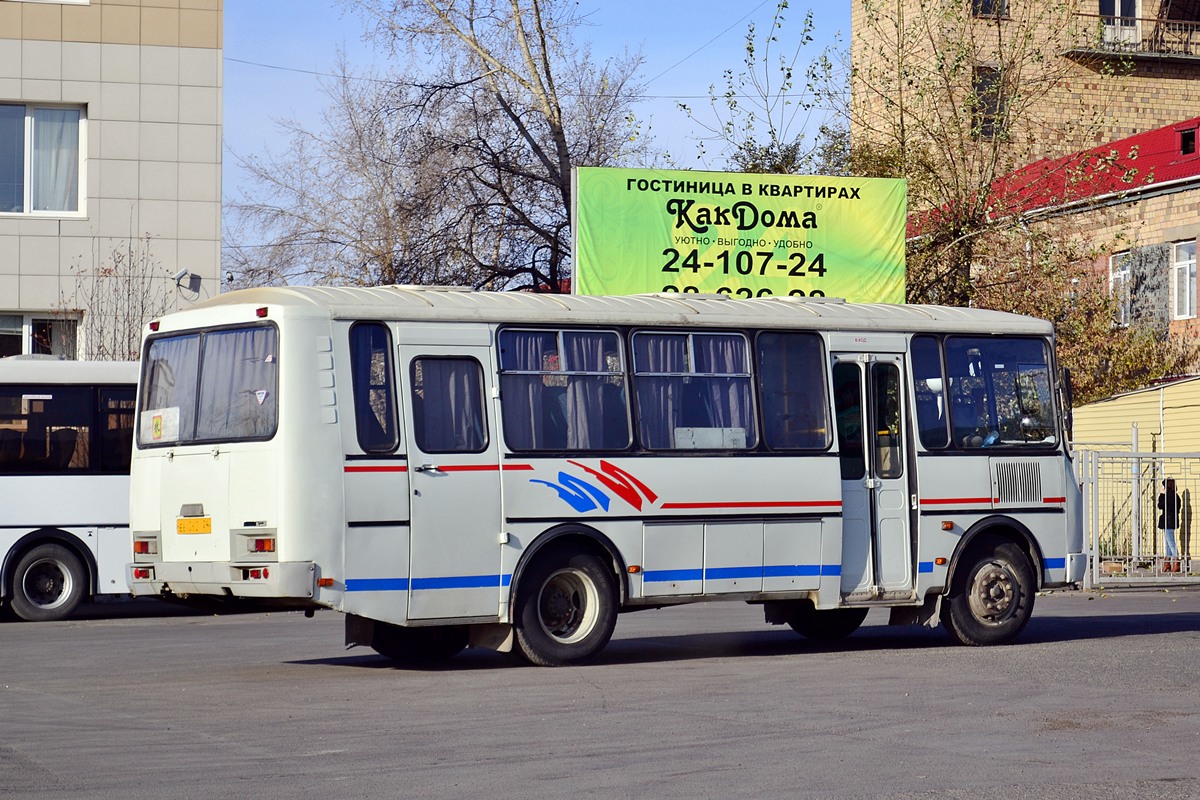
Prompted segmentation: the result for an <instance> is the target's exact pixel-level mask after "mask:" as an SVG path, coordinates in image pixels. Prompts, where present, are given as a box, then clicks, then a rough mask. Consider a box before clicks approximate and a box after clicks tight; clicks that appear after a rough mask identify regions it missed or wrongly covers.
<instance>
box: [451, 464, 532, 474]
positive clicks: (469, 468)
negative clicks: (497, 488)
mask: <svg viewBox="0 0 1200 800" xmlns="http://www.w3.org/2000/svg"><path fill="white" fill-rule="evenodd" d="M531 469H533V465H532V464H505V465H503V466H501V465H499V464H457V465H451V466H445V467H438V471H439V472H500V471H501V470H503V471H505V472H514V471H524V470H531Z"/></svg>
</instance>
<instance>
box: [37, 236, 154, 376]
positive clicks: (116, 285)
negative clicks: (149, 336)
mask: <svg viewBox="0 0 1200 800" xmlns="http://www.w3.org/2000/svg"><path fill="white" fill-rule="evenodd" d="M108 241H109V240H101V239H96V240H93V254H92V258H91V259H90V262H86V263H85V260H84V259H78V260H77V261H76V262H75V263H73V264H72V265H71V267H70V269H71V273H72V275H73V276H74V284H75V285H74V287H73V291H72V293H71V295H70V296H69V297H68V296H66V294H65V293H64V295H63V296H62V297H61V299H60V309H61V313H62V315H63V316H64V317H69V318H77V319H78V324H77V331H78V334H79V340H80V344H81V352H80V357H81V358H85V359H88V360H91V361H136V360H137V359H138V357H139V354H140V351H141V342H142V334H143V332H144V330H145V326H146V323H148V322H149V321H150V320H152V319H154V318H155V317H158V316H162V315H163V314H165V313H167V312H168V311H170V310H171V308H172V307H173V306H174V300H175V288H176V287H175V286H174V284H173V283H172V281H171V275H170V274H169V272H168V270H167V269H166V268H164V267H163V266H162V264H160V263H159V261H158V259H157V258H155V257H154V255H153V254H152V252H151V251H152V247H151V245H152V237H151V236H150V235H149V234H146V235H145V236H143V237H142V238H140V239H135V238H133V237H130V238H129V239H127V240H125V241H124V242H123V243H116V244H113V245H112V246H111V249H110V250H109V251H108V253H107V255H105V256H101V255H100V248H101V247H102V246H104V244H102V243H107V242H108Z"/></svg>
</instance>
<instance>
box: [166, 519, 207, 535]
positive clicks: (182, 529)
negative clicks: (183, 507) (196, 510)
mask: <svg viewBox="0 0 1200 800" xmlns="http://www.w3.org/2000/svg"><path fill="white" fill-rule="evenodd" d="M175 532H176V533H212V517H187V518H186V519H177V520H175Z"/></svg>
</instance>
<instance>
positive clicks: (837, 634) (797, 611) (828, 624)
mask: <svg viewBox="0 0 1200 800" xmlns="http://www.w3.org/2000/svg"><path fill="white" fill-rule="evenodd" d="M866 618H867V609H865V608H831V609H827V610H824V611H818V610H817V609H816V608H814V607H813V604H812V603H811V602H809V601H807V600H802V601H801V602H799V603H796V605H795V606H794V607H793V608H792V611H791V613H790V614H788V620H787V623H788V625H789V626H791V628H792V630H794V631H795V632H796V633H798V634H800V635H801V636H803V637H804V638H805V639H812V640H814V641H818V642H836V641H838V640H839V639H845V638H846V637H847V636H849V635H850V634H852V633H854V632H855V631H856V630H858V628H859V626H860V625H862V624H863V620H865V619H866Z"/></svg>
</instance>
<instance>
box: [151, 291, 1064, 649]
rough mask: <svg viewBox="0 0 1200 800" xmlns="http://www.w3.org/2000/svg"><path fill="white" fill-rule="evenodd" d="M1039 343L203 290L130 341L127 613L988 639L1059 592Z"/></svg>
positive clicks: (1010, 633)
mask: <svg viewBox="0 0 1200 800" xmlns="http://www.w3.org/2000/svg"><path fill="white" fill-rule="evenodd" d="M1053 345H1054V342H1053V330H1052V327H1051V325H1050V324H1049V323H1047V322H1044V321H1041V320H1036V319H1031V318H1027V317H1020V316H1015V315H1010V314H1003V313H998V312H990V311H980V310H969V309H958V308H940V307H924V306H883V305H857V304H846V303H841V302H836V301H816V300H806V299H785V298H767V299H759V300H744V301H743V300H731V299H728V298H724V297H721V296H703V295H662V296H633V297H577V296H551V295H535V294H515V293H514V294H497V293H486V292H470V291H463V290H444V289H430V288H413V287H380V288H374V289H348V288H347V289H336V288H324V289H323V288H312V287H308V288H302V287H295V288H278V289H256V290H246V291H241V292H232V293H229V294H226V295H222V296H221V297H219V298H216V299H214V300H211V301H208V302H206V303H203V304H199V305H198V306H196V307H195V308H193V309H190V310H187V311H183V312H180V313H177V314H172V315H169V316H166V317H164V318H162V319H160V320H157V321H155V322H154V323H152V324H151V330H150V332H149V333H148V336H147V338H146V341H145V345H144V352H143V359H142V364H143V367H142V378H141V383H140V389H139V400H138V422H137V426H138V430H137V437H136V446H135V450H134V456H133V470H132V480H133V503H132V512H131V513H132V517H131V526H132V529H133V539H134V543H133V546H134V553H135V555H134V563H133V564H132V565H131V567H130V569H131V573H130V581H131V586H132V589H133V591H134V593H135V594H142V595H173V596H177V597H188V596H202V597H225V598H229V599H231V600H237V599H248V600H259V601H270V602H273V603H278V604H285V605H292V606H295V607H304V608H314V607H328V608H334V609H338V610H340V611H343V612H345V613H346V615H347V617H346V620H347V623H346V641H347V644H365V645H370V646H372V647H374V649H375V650H377V651H378V652H380V653H382V654H384V655H386V656H389V657H392V658H396V659H401V660H409V659H413V660H419V659H431V658H439V657H447V656H450V655H453V654H454V653H457V652H458V651H460V650H462V649H463V648H464V647H466V646H468V645H471V646H486V647H492V648H496V649H500V650H515V651H517V652H518V653H520V654H521V655H522V656H524V657H525V658H526V659H527V660H529V661H531V662H533V663H536V664H543V665H562V664H573V663H578V662H581V661H585V660H587V659H589V658H592V657H593V656H595V655H596V654H597V653H598V652H599V651H600V650H601V649H602V648H603V647H604V646H605V644H606V643H607V642H608V640H609V637H610V636H611V635H612V633H613V630H614V626H615V623H616V619H617V615H618V612H620V611H624V610H633V609H638V608H645V607H660V606H667V605H671V604H677V603H688V602H695V601H711V600H717V599H728V600H740V601H745V602H749V603H756V604H761V605H763V607H764V609H765V617H766V621H767V622H770V623H776V624H783V623H786V624H788V625H790V626H791V627H792V628H794V629H795V630H796V631H798V632H799V633H801V634H803V635H805V636H809V637H816V638H821V639H833V638H839V637H842V636H846V635H849V634H850V633H852V632H853V631H854V630H855V629H856V628H857V627H858V626H859V625H860V624H861V623H862V621H863V619H864V618H865V616H866V614H867V612H868V610H869V609H871V608H876V607H887V608H890V609H891V620H892V622H893V623H917V622H921V623H925V624H931V625H932V624H937V623H938V622H942V623H944V624H945V626H946V628H947V630H949V632H950V633H951V634H952V635H953V637H954V638H955V639H957V640H958V641H960V642H963V643H966V644H976V645H978V644H997V643H1004V642H1008V641H1011V640H1012V639H1013V638H1014V637H1015V636H1017V634H1018V633H1019V632H1020V631H1021V630H1022V629H1023V627H1024V626H1025V624H1026V622H1027V621H1028V619H1029V616H1030V613H1031V611H1032V608H1033V603H1034V597H1035V595H1036V593H1037V591H1038V590H1039V589H1041V588H1044V587H1055V586H1068V585H1071V584H1074V583H1076V582H1078V581H1080V580H1081V579H1082V578H1083V573H1084V569H1085V564H1086V561H1085V558H1084V553H1083V536H1082V526H1081V522H1080V508H1081V503H1080V494H1079V488H1078V486H1077V484H1076V483H1075V480H1074V478H1073V476H1072V470H1071V464H1070V457H1071V456H1070V451H1069V448H1068V445H1067V442H1066V431H1065V429H1064V428H1065V426H1064V418H1063V414H1062V409H1063V407H1064V404H1063V403H1062V402H1061V401H1060V398H1059V397H1058V383H1057V381H1056V379H1055V374H1056V371H1055V369H1056V368H1055V363H1054V349H1053Z"/></svg>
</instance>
